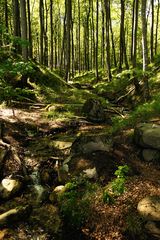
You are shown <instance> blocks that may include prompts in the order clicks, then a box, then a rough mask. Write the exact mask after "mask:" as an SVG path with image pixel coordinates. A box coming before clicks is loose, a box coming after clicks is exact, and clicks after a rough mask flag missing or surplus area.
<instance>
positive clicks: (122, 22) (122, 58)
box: [119, 0, 129, 71]
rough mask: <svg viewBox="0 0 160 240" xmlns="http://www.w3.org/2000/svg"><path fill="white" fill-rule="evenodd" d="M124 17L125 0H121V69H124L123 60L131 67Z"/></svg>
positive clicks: (127, 66)
mask: <svg viewBox="0 0 160 240" xmlns="http://www.w3.org/2000/svg"><path fill="white" fill-rule="evenodd" d="M124 18H125V0H121V22H120V56H119V70H120V71H121V70H122V65H123V62H124V61H125V65H126V68H127V69H129V65H128V60H127V54H126V43H125V30H124Z"/></svg>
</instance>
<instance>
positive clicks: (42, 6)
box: [39, 0, 44, 64]
mask: <svg viewBox="0 0 160 240" xmlns="http://www.w3.org/2000/svg"><path fill="white" fill-rule="evenodd" d="M39 16H40V63H41V64H43V63H44V52H43V51H44V4H43V0H39Z"/></svg>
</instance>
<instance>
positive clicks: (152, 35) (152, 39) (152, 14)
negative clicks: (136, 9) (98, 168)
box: [150, 0, 154, 62]
mask: <svg viewBox="0 0 160 240" xmlns="http://www.w3.org/2000/svg"><path fill="white" fill-rule="evenodd" d="M151 9H152V11H151V33H150V59H151V62H153V53H154V49H153V44H154V0H151Z"/></svg>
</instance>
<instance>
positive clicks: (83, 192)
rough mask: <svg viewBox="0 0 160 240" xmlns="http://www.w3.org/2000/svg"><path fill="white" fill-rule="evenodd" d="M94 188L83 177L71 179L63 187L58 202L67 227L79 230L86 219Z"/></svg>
mask: <svg viewBox="0 0 160 240" xmlns="http://www.w3.org/2000/svg"><path fill="white" fill-rule="evenodd" d="M95 187H96V186H95V185H94V184H91V183H90V182H89V181H88V180H86V179H85V178H84V177H79V178H78V177H76V178H73V179H72V180H71V181H70V182H69V183H67V184H66V185H65V192H64V193H61V194H60V196H59V199H58V202H59V206H60V211H61V214H62V217H63V219H64V221H65V223H66V224H67V225H68V226H69V227H71V228H73V227H76V228H77V229H79V228H80V227H82V225H83V224H84V223H85V222H86V220H87V219H88V217H89V214H90V205H91V199H92V198H93V195H94V191H95Z"/></svg>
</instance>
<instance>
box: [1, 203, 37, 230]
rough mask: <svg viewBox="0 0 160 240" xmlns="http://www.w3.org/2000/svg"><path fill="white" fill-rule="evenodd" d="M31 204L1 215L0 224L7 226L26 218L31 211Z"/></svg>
mask: <svg viewBox="0 0 160 240" xmlns="http://www.w3.org/2000/svg"><path fill="white" fill-rule="evenodd" d="M31 210H32V208H31V206H30V205H27V206H20V207H16V208H13V209H10V210H9V211H7V212H5V213H3V214H1V215H0V226H1V227H2V226H7V225H9V224H14V223H15V222H18V221H22V220H25V219H26V217H28V216H29V214H30V213H31Z"/></svg>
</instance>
